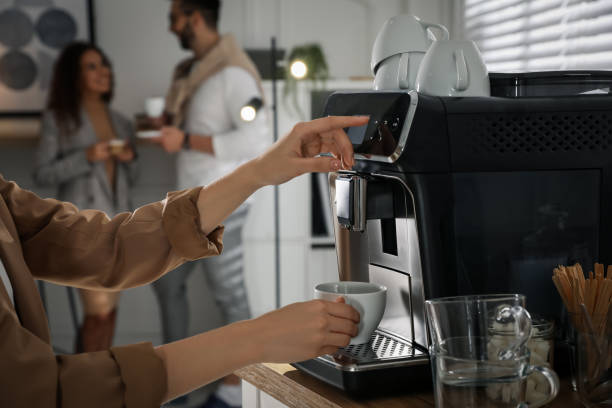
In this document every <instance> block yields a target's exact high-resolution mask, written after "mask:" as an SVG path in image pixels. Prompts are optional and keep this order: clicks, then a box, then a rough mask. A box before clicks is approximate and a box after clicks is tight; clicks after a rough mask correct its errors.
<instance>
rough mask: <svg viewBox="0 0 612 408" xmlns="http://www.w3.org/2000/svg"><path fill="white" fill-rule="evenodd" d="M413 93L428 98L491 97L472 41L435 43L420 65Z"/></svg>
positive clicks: (489, 88)
mask: <svg viewBox="0 0 612 408" xmlns="http://www.w3.org/2000/svg"><path fill="white" fill-rule="evenodd" d="M415 89H416V90H417V91H418V92H419V93H422V94H426V95H432V96H491V85H490V83H489V73H488V71H487V67H486V65H485V63H484V61H483V59H482V55H481V54H480V51H479V50H478V47H477V46H476V43H474V42H473V41H467V40H440V41H435V42H434V43H433V44H432V45H431V47H430V48H429V50H428V51H427V53H426V54H425V56H424V57H423V60H422V61H421V66H420V68H419V72H418V75H417V77H416V81H415Z"/></svg>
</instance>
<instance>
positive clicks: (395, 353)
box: [322, 330, 428, 366]
mask: <svg viewBox="0 0 612 408" xmlns="http://www.w3.org/2000/svg"><path fill="white" fill-rule="evenodd" d="M322 358H323V359H325V360H328V361H330V362H333V363H334V364H337V365H343V366H344V365H364V364H372V363H380V362H386V361H393V360H412V359H419V360H420V359H428V357H427V354H426V353H424V352H423V351H421V350H420V349H419V348H415V347H413V345H412V344H411V343H410V342H409V341H406V340H403V339H401V338H398V337H395V336H392V335H389V334H387V333H384V332H381V331H378V330H377V331H375V332H374V333H373V334H372V337H371V338H370V341H369V342H368V343H364V344H355V345H350V346H347V347H344V348H341V349H339V350H338V352H336V353H335V354H334V355H333V356H332V355H327V356H324V357H322Z"/></svg>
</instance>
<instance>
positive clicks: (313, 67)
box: [284, 44, 329, 120]
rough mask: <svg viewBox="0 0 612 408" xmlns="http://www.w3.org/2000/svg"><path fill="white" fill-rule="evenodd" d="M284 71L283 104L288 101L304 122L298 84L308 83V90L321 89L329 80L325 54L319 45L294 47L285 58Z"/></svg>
mask: <svg viewBox="0 0 612 408" xmlns="http://www.w3.org/2000/svg"><path fill="white" fill-rule="evenodd" d="M287 67H288V69H286V70H285V88H284V96H285V102H287V101H288V100H290V102H291V107H292V108H293V109H294V110H295V112H296V113H297V114H298V115H299V117H300V118H301V119H302V120H305V119H306V118H305V117H304V112H303V111H302V109H301V107H300V105H299V102H298V98H297V87H298V82H300V81H308V84H309V85H310V90H312V89H314V88H319V87H323V86H324V85H325V81H326V80H327V79H328V78H329V69H328V66H327V61H326V59H325V54H324V53H323V50H322V48H321V46H320V45H319V44H305V45H299V46H296V47H294V48H293V49H292V50H291V52H290V53H289V55H288V57H287Z"/></svg>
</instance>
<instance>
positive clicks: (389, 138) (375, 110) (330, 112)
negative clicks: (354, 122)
mask: <svg viewBox="0 0 612 408" xmlns="http://www.w3.org/2000/svg"><path fill="white" fill-rule="evenodd" d="M409 107H410V95H408V94H407V93H403V92H356V93H335V94H333V95H331V96H330V97H329V99H328V100H327V105H326V107H325V115H326V116H369V117H370V122H369V123H368V124H367V125H364V126H360V127H355V128H348V129H345V130H346V132H347V134H348V136H349V138H350V139H351V142H352V143H353V148H354V149H355V152H356V153H361V154H372V155H380V156H390V155H391V154H392V153H393V152H394V151H395V149H396V147H397V144H398V142H399V139H400V135H401V133H402V129H403V128H404V121H405V118H406V114H407V113H408V108H409Z"/></svg>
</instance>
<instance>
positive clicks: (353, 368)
mask: <svg viewBox="0 0 612 408" xmlns="http://www.w3.org/2000/svg"><path fill="white" fill-rule="evenodd" d="M596 74H597V75H590V74H588V73H582V74H580V73H559V72H556V73H552V74H551V73H540V74H533V73H531V74H517V75H514V74H512V75H511V74H502V75H497V74H491V76H490V78H491V85H492V87H491V88H492V89H493V90H495V91H496V92H498V95H501V96H493V97H470V98H446V97H432V96H427V95H422V94H418V93H416V92H414V91H371V92H368V91H366V92H355V93H349V92H338V93H334V94H332V95H331V96H330V97H329V99H328V101H327V105H326V109H325V115H369V116H370V118H371V119H370V122H369V124H368V125H366V126H363V127H361V128H351V129H348V130H347V132H348V135H349V137H350V139H351V141H352V143H353V146H354V149H355V152H356V159H357V160H356V165H355V166H354V169H353V171H342V172H337V173H332V174H330V176H329V182H330V204H331V206H332V210H333V217H334V225H335V239H336V252H337V256H338V270H339V276H340V279H341V280H357V281H372V282H377V283H381V284H383V285H385V286H387V288H388V299H387V307H386V311H385V315H384V317H383V320H382V321H381V323H380V326H379V328H378V329H377V331H376V332H375V333H374V334H373V335H372V338H371V340H370V343H368V344H364V345H357V346H349V347H347V348H344V349H340V350H339V351H338V352H337V353H336V354H334V355H327V356H323V357H319V358H317V359H313V360H308V361H304V362H301V363H297V364H295V366H296V367H298V368H299V369H300V370H303V371H306V372H308V373H309V374H312V375H314V376H315V377H317V378H319V379H322V380H323V381H326V382H327V383H330V384H332V385H335V386H337V387H339V388H341V389H344V390H346V391H347V392H349V393H352V394H355V395H365V394H375V393H378V392H390V391H394V390H402V391H410V390H418V389H422V388H423V387H426V386H430V384H431V374H430V371H429V370H430V369H429V356H428V353H427V349H428V345H429V339H428V334H427V327H426V320H425V309H424V301H425V300H426V299H431V298H436V297H442V296H452V295H462V294H490V293H522V294H525V295H526V296H527V308H528V310H529V311H530V312H531V313H532V314H537V315H540V316H543V317H549V318H554V319H555V321H556V327H557V334H556V341H555V345H556V346H555V348H556V350H555V357H554V358H555V369H556V370H557V372H558V373H560V374H561V375H563V374H564V373H566V372H567V371H568V365H569V355H568V352H567V347H565V348H564V347H563V345H564V344H567V342H565V341H564V340H565V339H566V338H567V336H566V335H565V332H564V329H565V328H566V325H567V318H566V316H564V309H563V305H562V301H561V299H560V297H559V295H558V294H557V292H556V289H555V287H554V285H553V282H552V279H551V277H552V270H553V268H554V267H555V266H557V265H568V264H573V263H574V262H580V263H581V264H582V265H583V266H585V268H586V269H587V270H589V269H590V268H592V267H593V263H594V262H595V261H598V262H602V263H605V264H609V263H611V262H612V211H610V209H611V208H612V95H609V94H608V93H607V92H609V86H610V84H611V83H612V75H610V73H602V72H599V73H596ZM513 75H514V76H513ZM595 77H596V79H598V80H604V82H607V85H608V88H605V89H604V90H603V91H602V90H600V89H599V88H601V87H602V85H601V81H599V82H597V81H592V83H591V85H593V86H592V87H593V88H597V89H596V90H595V93H594V94H586V95H585V94H577V95H574V94H572V92H571V89H573V86H574V85H577V86H574V88H576V89H578V90H579V92H580V93H582V92H584V91H585V83H587V84H588V83H589V81H590V80H592V79H593V78H595ZM602 78H603V79H602ZM531 82H533V83H534V84H535V85H537V86H538V88H537V91H536V93H537V94H538V95H540V96H529V97H521V95H532V93H530V91H529V89H518V88H516V89H510V88H512V87H529V85H530V83H531ZM547 84H548V86H546V85H547ZM559 84H565V85H566V86H565V87H564V86H560V85H559ZM572 84H573V85H572ZM586 88H587V89H586V90H587V91H589V89H588V86H586ZM555 93H559V94H557V95H555ZM577 93H578V92H577Z"/></svg>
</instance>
